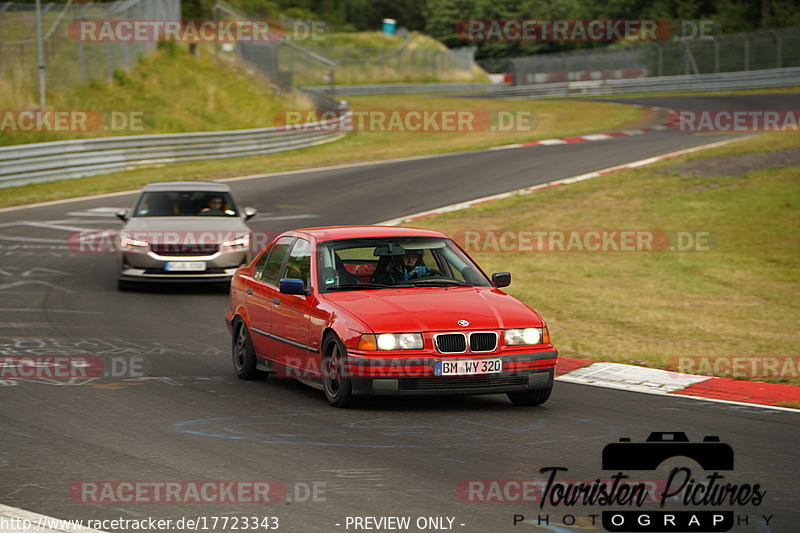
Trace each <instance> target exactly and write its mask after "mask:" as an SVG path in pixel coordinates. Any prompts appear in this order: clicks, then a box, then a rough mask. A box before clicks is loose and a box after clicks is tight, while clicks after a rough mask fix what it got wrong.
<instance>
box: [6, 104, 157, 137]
mask: <svg viewBox="0 0 800 533" xmlns="http://www.w3.org/2000/svg"><path fill="white" fill-rule="evenodd" d="M0 131H3V132H20V133H27V132H70V133H88V132H97V131H103V132H122V131H130V132H139V131H144V111H89V110H81V109H61V110H51V109H48V110H36V109H32V110H20V109H0Z"/></svg>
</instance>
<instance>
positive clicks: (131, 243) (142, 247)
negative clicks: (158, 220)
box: [119, 235, 150, 252]
mask: <svg viewBox="0 0 800 533" xmlns="http://www.w3.org/2000/svg"><path fill="white" fill-rule="evenodd" d="M148 246H150V243H148V242H146V241H139V240H136V239H131V238H130V237H128V236H127V235H120V237H119V249H120V250H125V251H127V252H144V251H146V250H147V247H148Z"/></svg>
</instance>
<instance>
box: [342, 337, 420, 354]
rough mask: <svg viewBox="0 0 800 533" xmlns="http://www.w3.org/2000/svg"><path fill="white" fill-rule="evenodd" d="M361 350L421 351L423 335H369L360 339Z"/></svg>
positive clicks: (358, 346) (359, 347) (359, 346)
mask: <svg viewBox="0 0 800 533" xmlns="http://www.w3.org/2000/svg"><path fill="white" fill-rule="evenodd" d="M356 347H357V348H358V349H359V350H387V351H388V350H421V349H422V347H423V341H422V333H379V334H378V335H373V334H372V333H367V334H364V335H361V338H360V339H358V345H357V346H356Z"/></svg>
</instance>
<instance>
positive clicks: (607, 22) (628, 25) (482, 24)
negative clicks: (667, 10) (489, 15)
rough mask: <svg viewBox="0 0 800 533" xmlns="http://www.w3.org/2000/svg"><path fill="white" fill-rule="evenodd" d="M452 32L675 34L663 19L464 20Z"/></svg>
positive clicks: (567, 36) (544, 36)
mask: <svg viewBox="0 0 800 533" xmlns="http://www.w3.org/2000/svg"><path fill="white" fill-rule="evenodd" d="M455 31H456V36H457V37H458V38H460V39H461V40H464V41H476V42H485V41H536V42H552V41H557V42H565V41H569V42H613V41H664V40H666V39H670V38H672V36H673V35H674V33H675V32H674V25H673V23H672V22H671V21H669V20H665V19H463V20H460V21H459V22H458V23H457V24H456V30H455Z"/></svg>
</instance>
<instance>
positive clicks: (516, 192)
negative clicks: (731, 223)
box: [376, 137, 746, 226]
mask: <svg viewBox="0 0 800 533" xmlns="http://www.w3.org/2000/svg"><path fill="white" fill-rule="evenodd" d="M745 138H746V137H737V138H734V139H726V140H724V141H718V142H714V143H710V144H704V145H702V146H695V147H694V148H687V149H685V150H678V151H677V152H670V153H668V154H662V155H657V156H654V157H648V158H647V159H640V160H638V161H631V162H630V163H623V164H622V165H617V166H614V167H608V168H604V169H602V170H595V171H594V172H587V173H586V174H580V175H578V176H572V177H570V178H563V179H560V180H554V181H548V182H547V183H540V184H539V185H533V186H531V187H525V188H523V189H516V190H513V191H508V192H503V193H500V194H493V195H491V196H484V197H482V198H475V199H474V200H467V201H466V202H459V203H457V204H450V205H446V206H443V207H437V208H436V209H430V210H428V211H420V212H419V213H414V214H411V215H405V216H402V217H398V218H393V219H391V220H385V221H383V222H377V223H376V224H377V225H379V226H397V225H398V224H402V223H404V222H413V221H415V220H419V219H420V218H425V217H429V216H432V215H441V214H444V213H450V212H452V211H460V210H461V209H467V208H469V207H472V206H475V205H479V204H483V203H486V202H491V201H492V200H500V199H503V198H509V197H511V196H515V195H523V194H531V193H534V192H536V191H541V190H542V189H548V188H550V187H556V186H558V185H567V184H569V183H576V182H579V181H585V180H589V179H592V178H597V177H600V176H603V175H605V174H610V173H611V172H617V171H620V170H627V169H631V168H637V167H642V166H645V165H650V164H652V163H655V162H657V161H663V160H664V159H671V158H673V157H679V156H682V155H686V154H690V153H692V152H698V151H700V150H705V149H707V148H714V147H717V146H722V145H725V144H728V143H731V142H734V141H739V140H742V139H745Z"/></svg>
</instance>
